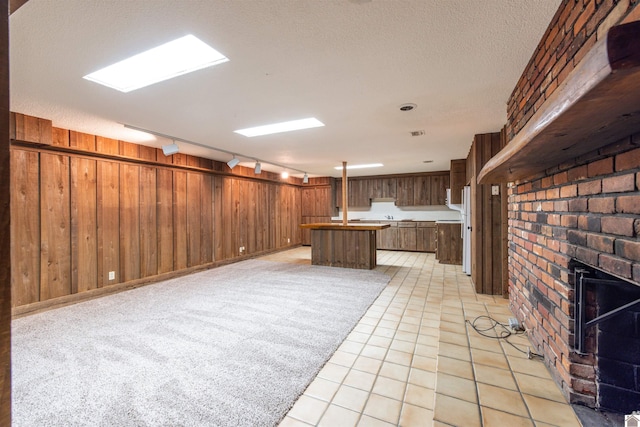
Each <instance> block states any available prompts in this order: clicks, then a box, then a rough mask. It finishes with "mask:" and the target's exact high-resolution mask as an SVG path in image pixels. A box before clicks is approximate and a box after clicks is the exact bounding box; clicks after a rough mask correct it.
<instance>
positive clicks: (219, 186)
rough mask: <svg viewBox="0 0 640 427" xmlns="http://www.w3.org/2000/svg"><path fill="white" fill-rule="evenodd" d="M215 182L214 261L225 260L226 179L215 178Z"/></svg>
mask: <svg viewBox="0 0 640 427" xmlns="http://www.w3.org/2000/svg"><path fill="white" fill-rule="evenodd" d="M212 180H213V259H214V261H215V260H219V259H224V210H223V206H224V204H225V203H223V201H225V200H226V199H224V194H225V193H224V187H225V181H226V178H223V177H220V176H214V177H213V178H212Z"/></svg>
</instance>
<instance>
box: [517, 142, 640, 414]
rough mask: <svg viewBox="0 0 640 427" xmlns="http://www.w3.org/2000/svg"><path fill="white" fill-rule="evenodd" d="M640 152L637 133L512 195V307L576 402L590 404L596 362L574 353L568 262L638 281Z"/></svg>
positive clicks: (589, 357)
mask: <svg viewBox="0 0 640 427" xmlns="http://www.w3.org/2000/svg"><path fill="white" fill-rule="evenodd" d="M639 147H640V134H636V135H633V136H630V137H628V138H625V139H623V140H621V141H619V142H617V143H614V144H611V145H609V146H606V147H604V148H602V149H600V150H597V151H595V152H592V153H589V154H587V155H584V156H582V157H580V158H578V159H575V160H574V161H572V162H570V163H567V164H564V165H559V166H558V167H557V168H555V169H554V170H553V171H548V173H546V174H543V175H541V176H539V177H537V178H536V179H534V180H531V181H527V182H522V183H519V184H517V185H513V186H512V187H511V188H510V191H509V292H510V304H511V309H512V311H513V312H514V314H516V316H517V317H518V318H519V319H520V320H521V321H523V323H524V325H525V326H526V327H527V329H528V330H530V331H531V333H530V337H531V339H532V341H533V342H534V344H535V346H536V351H537V352H539V353H542V354H544V356H545V363H546V364H547V365H548V366H549V367H550V368H552V369H551V370H552V372H553V373H554V374H555V375H556V380H557V381H558V383H559V384H560V385H561V386H562V388H563V390H564V391H565V393H566V394H567V396H569V397H570V399H571V401H572V402H580V403H585V404H588V405H589V406H594V405H595V392H596V388H595V387H596V386H595V368H594V363H595V360H594V356H593V355H588V356H579V355H577V354H575V353H574V352H572V346H573V330H574V329H573V327H574V325H573V298H574V287H573V283H572V280H573V278H572V276H571V266H570V262H571V260H572V259H577V260H579V261H581V262H584V263H585V264H589V265H592V266H596V267H598V268H600V269H602V270H604V271H606V272H608V273H610V274H612V275H614V276H617V277H621V278H624V279H627V280H631V281H633V282H636V283H638V284H640V241H639V240H638V237H639V236H640V216H638V214H640V192H639V191H638V190H639V189H640V148H639ZM591 348H593V344H592V345H591Z"/></svg>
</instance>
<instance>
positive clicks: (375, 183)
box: [369, 178, 396, 199]
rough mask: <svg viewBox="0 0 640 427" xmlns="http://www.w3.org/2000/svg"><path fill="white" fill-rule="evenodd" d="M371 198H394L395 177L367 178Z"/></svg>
mask: <svg viewBox="0 0 640 427" xmlns="http://www.w3.org/2000/svg"><path fill="white" fill-rule="evenodd" d="M369 192H370V194H371V198H372V199H395V198H396V178H372V179H370V180H369Z"/></svg>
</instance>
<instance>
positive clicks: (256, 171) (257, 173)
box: [253, 160, 262, 175]
mask: <svg viewBox="0 0 640 427" xmlns="http://www.w3.org/2000/svg"><path fill="white" fill-rule="evenodd" d="M253 171H254V172H255V174H256V175H260V173H261V172H262V165H261V164H260V162H259V161H257V160H256V168H255V169H254V170H253Z"/></svg>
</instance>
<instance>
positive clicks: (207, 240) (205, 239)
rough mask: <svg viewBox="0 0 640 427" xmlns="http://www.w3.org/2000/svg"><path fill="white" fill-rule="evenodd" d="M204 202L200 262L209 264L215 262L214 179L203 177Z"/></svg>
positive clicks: (202, 206) (201, 211)
mask: <svg viewBox="0 0 640 427" xmlns="http://www.w3.org/2000/svg"><path fill="white" fill-rule="evenodd" d="M201 184H202V190H201V192H200V198H201V200H202V204H201V210H200V224H201V225H200V233H201V235H200V241H201V242H202V243H201V245H200V261H201V262H202V263H203V264H204V263H209V262H212V261H213V246H214V240H213V177H212V176H211V175H202V183H201Z"/></svg>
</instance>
